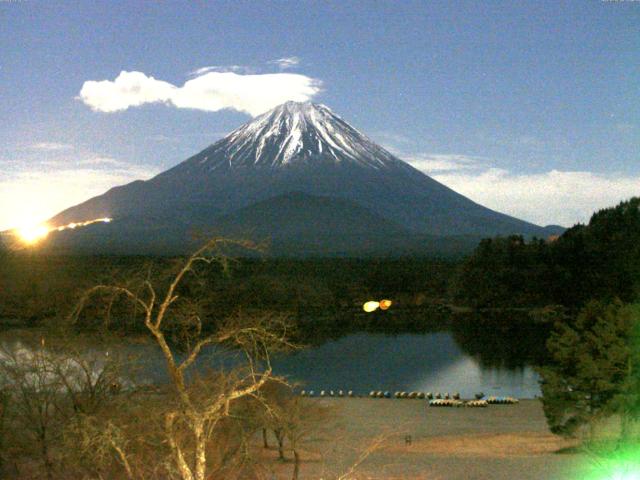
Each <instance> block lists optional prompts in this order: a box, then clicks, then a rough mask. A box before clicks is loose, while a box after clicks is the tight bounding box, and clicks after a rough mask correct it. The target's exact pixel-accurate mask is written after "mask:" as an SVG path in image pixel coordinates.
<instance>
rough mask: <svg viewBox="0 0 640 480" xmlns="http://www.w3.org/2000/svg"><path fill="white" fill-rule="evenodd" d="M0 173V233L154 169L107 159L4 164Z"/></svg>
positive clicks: (60, 209) (40, 218) (145, 177)
mask: <svg viewBox="0 0 640 480" xmlns="http://www.w3.org/2000/svg"><path fill="white" fill-rule="evenodd" d="M2 164H3V167H5V168H3V169H2V170H1V171H0V231H2V230H6V229H9V228H15V227H17V226H20V225H24V224H25V223H34V222H42V221H45V220H47V219H48V218H50V217H52V216H53V215H55V214H56V213H58V212H60V211H62V210H64V209H65V208H68V207H70V206H72V205H76V204H78V203H81V202H83V201H85V200H88V199H89V198H91V197H94V196H96V195H100V194H102V193H104V192H106V191H107V190H108V189H110V188H112V187H114V186H116V185H122V184H125V183H129V182H132V181H133V180H138V179H147V178H150V177H151V176H153V175H155V174H156V173H158V172H157V170H156V169H153V168H148V167H143V166H135V165H131V164H128V163H126V162H123V161H121V160H116V159H112V158H108V157H95V156H94V157H91V156H90V157H88V158H85V159H78V160H72V161H66V162H63V161H43V162H37V163H33V162H16V161H12V162H6V161H2Z"/></svg>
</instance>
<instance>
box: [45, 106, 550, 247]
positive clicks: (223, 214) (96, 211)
mask: <svg viewBox="0 0 640 480" xmlns="http://www.w3.org/2000/svg"><path fill="white" fill-rule="evenodd" d="M103 217H109V218H113V222H111V223H110V224H109V225H108V226H107V227H108V228H107V227H105V226H101V227H103V228H98V227H95V228H93V229H91V228H87V229H84V230H83V232H82V233H81V234H78V233H75V232H73V233H69V234H68V235H66V236H65V235H62V233H64V232H61V235H58V237H60V239H59V242H61V243H60V245H63V246H67V247H68V246H69V245H72V244H74V243H73V242H76V243H75V245H77V246H78V248H80V249H85V250H86V251H94V252H95V251H100V252H108V253H113V252H127V253H132V252H133V253H148V252H184V251H188V250H189V249H191V248H192V247H194V246H196V245H197V242H195V241H194V237H193V235H192V234H193V232H194V231H205V232H206V231H214V232H217V233H219V234H223V235H229V236H233V237H243V238H244V237H246V236H249V237H250V238H253V237H258V238H260V239H263V238H264V237H269V238H271V239H272V240H273V241H274V242H275V243H278V242H280V245H281V251H282V252H284V254H285V255H286V254H290V253H291V252H293V251H296V249H297V251H302V252H308V253H310V252H315V253H314V254H320V253H319V252H343V253H344V254H360V253H362V252H365V251H372V250H378V251H384V252H386V253H393V254H399V253H401V252H407V251H409V250H410V249H411V248H414V247H416V248H417V249H418V250H417V251H423V250H422V249H423V248H426V247H424V245H429V244H430V243H431V244H432V243H433V241H432V240H428V238H435V237H433V236H493V235H496V234H502V235H506V234H512V233H521V234H525V235H536V236H538V237H541V238H543V237H545V236H546V231H545V230H544V229H543V228H541V227H538V226H537V225H532V224H530V223H527V222H524V221H522V220H518V219H516V218H513V217H509V216H507V215H503V214H501V213H498V212H495V211H493V210H490V209H488V208H485V207H483V206H481V205H478V204H477V203H475V202H473V201H471V200H469V199H468V198H466V197H464V196H462V195H460V194H458V193H456V192H454V191H453V190H451V189H450V188H448V187H446V186H445V185H443V184H441V183H439V182H437V181H436V180H434V179H432V178H430V177H428V176H427V175H425V174H424V173H422V172H420V171H418V170H416V169H415V168H413V167H412V166H411V165H409V164H407V163H405V162H403V161H402V160H400V159H398V158H396V157H394V156H393V155H392V154H391V153H389V152H388V151H386V150H385V149H384V148H382V147H380V146H378V145H376V144H375V143H374V142H372V141H371V140H369V139H368V138H367V137H366V136H364V135H363V134H362V133H360V132H358V131H357V130H356V129H355V128H353V127H351V126H350V125H349V124H348V123H347V122H345V121H344V120H343V119H342V118H340V117H339V116H337V115H336V114H334V113H333V112H332V111H331V110H330V109H329V108H328V107H325V106H324V105H318V104H315V103H296V102H287V103H285V104H283V105H280V106H278V107H276V108H274V109H273V110H271V111H269V112H267V113H265V114H263V115H261V116H259V117H257V118H255V119H253V120H251V121H249V122H247V123H246V124H244V125H242V126H240V127H239V128H238V129H236V130H234V131H233V132H231V133H230V134H229V135H227V136H226V137H224V138H223V139H221V140H219V141H218V142H216V143H214V144H213V145H211V146H209V147H208V148H206V149H204V150H203V151H201V152H200V153H198V154H196V155H194V156H192V157H191V158H188V159H187V160H185V161H183V162H181V163H179V164H177V165H176V166H175V167H173V168H171V169H169V170H167V171H165V172H163V173H161V174H160V175H157V176H156V177H154V178H152V179H150V180H147V181H144V182H143V181H136V182H133V183H130V184H128V185H123V186H121V187H115V188H112V189H111V190H109V191H108V192H106V193H104V194H103V195H100V196H98V197H94V198H92V199H89V200H87V201H86V202H84V203H82V204H80V205H76V206H75V207H71V208H69V209H67V210H65V211H64V212H61V213H60V214H58V215H56V216H55V217H54V218H52V219H51V220H50V222H49V223H50V224H51V225H52V226H58V225H66V224H69V223H71V222H76V223H77V222H82V221H86V220H90V219H95V218H103ZM425 235H426V236H431V237H428V238H427V237H425ZM65 242H67V243H65ZM194 242H195V243H194ZM444 243H446V244H447V245H449V244H450V243H451V242H449V241H447V242H444ZM453 244H455V241H454V242H453ZM411 245H413V246H411ZM447 248H448V247H447ZM407 249H409V250H407ZM345 252H346V253H345Z"/></svg>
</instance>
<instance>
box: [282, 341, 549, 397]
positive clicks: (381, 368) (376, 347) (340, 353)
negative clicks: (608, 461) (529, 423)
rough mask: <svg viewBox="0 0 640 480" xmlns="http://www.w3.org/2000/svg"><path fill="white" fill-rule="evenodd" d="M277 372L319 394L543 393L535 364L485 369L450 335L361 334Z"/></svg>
mask: <svg viewBox="0 0 640 480" xmlns="http://www.w3.org/2000/svg"><path fill="white" fill-rule="evenodd" d="M274 369H275V370H276V372H277V373H280V374H284V375H287V376H289V378H291V379H292V380H297V381H300V382H302V383H303V388H306V389H308V390H309V389H312V390H315V391H316V392H317V391H319V390H323V389H324V390H340V389H342V390H353V391H355V392H358V393H368V392H369V391H371V390H389V391H392V392H393V391H396V390H406V391H412V390H415V391H423V392H434V393H435V392H442V393H445V392H451V393H453V392H460V393H461V394H462V395H463V396H465V397H471V396H473V394H474V393H476V392H484V393H485V394H487V395H513V396H517V397H519V398H533V397H535V396H536V395H539V394H540V388H539V385H538V377H537V375H536V373H535V372H534V371H533V369H532V368H531V366H528V365H524V366H520V367H515V368H506V367H496V366H483V365H482V362H481V361H480V359H479V358H474V357H473V356H471V355H468V354H466V353H464V352H463V350H462V349H461V348H460V347H459V346H458V345H457V344H456V342H455V340H454V337H453V335H452V334H450V333H447V332H440V333H427V334H402V335H384V334H370V333H359V334H353V335H348V336H346V337H343V338H341V339H339V340H335V341H330V342H327V343H325V344H323V345H321V346H319V347H316V348H313V349H309V350H303V351H300V352H297V353H295V354H293V355H288V356H287V357H284V358H278V359H276V360H275V361H274Z"/></svg>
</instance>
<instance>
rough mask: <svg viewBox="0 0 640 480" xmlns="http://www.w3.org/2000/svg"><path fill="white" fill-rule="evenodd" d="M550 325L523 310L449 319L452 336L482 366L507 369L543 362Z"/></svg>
mask: <svg viewBox="0 0 640 480" xmlns="http://www.w3.org/2000/svg"><path fill="white" fill-rule="evenodd" d="M549 328H550V327H549V326H548V325H542V324H539V323H535V322H533V321H532V320H531V319H530V318H529V317H528V315H527V314H526V313H518V314H513V313H512V314H499V315H497V314H470V315H466V316H462V315H459V316H456V318H455V319H454V320H453V321H452V322H451V333H452V334H453V338H454V339H455V341H456V344H457V345H458V346H459V347H460V348H461V349H462V350H463V351H464V352H465V353H466V354H468V355H471V356H473V357H474V358H477V359H478V361H479V362H480V364H481V365H482V366H484V367H504V368H508V369H515V368H522V367H524V366H526V365H532V364H540V363H542V362H543V361H544V359H545V355H546V349H545V343H546V341H547V338H548V336H549Z"/></svg>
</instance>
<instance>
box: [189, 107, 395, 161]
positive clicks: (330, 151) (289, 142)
mask: <svg viewBox="0 0 640 480" xmlns="http://www.w3.org/2000/svg"><path fill="white" fill-rule="evenodd" d="M203 154H204V155H203ZM197 157H198V158H197V160H196V159H194V160H193V161H192V162H189V163H188V165H184V167H185V168H196V169H198V170H208V171H213V170H216V169H220V168H231V169H234V168H246V167H251V166H257V167H272V168H277V167H286V166H291V165H301V164H319V163H328V164H331V163H333V164H344V163H353V164H356V165H359V166H364V167H371V168H374V169H383V168H389V167H390V166H398V165H399V164H401V163H403V162H401V161H400V160H398V159H397V158H396V157H394V156H393V155H392V154H390V153H389V152H387V151H386V150H385V149H384V148H382V147H380V146H378V145H376V144H375V143H373V142H372V141H371V140H369V139H368V138H367V137H366V136H365V135H363V134H362V133H360V132H359V131H357V130H356V129H355V128H353V127H352V126H351V125H349V124H348V123H347V122H345V121H344V120H343V119H342V118H340V117H339V116H337V115H336V114H334V113H333V112H332V111H331V110H330V109H329V108H328V107H326V106H324V105H319V104H315V103H311V102H305V103H298V102H287V103H284V104H282V105H280V106H278V107H276V108H275V109H273V110H271V111H269V112H267V113H265V114H263V115H261V116H259V117H257V118H256V119H254V120H253V121H251V122H249V123H246V124H245V125H243V126H241V127H240V128H238V129H237V130H235V131H233V132H231V133H230V134H229V135H227V136H226V137H225V138H223V139H222V140H220V141H218V142H217V143H215V144H214V145H212V146H211V147H209V148H208V149H206V150H205V151H204V152H202V154H200V155H198V156H197Z"/></svg>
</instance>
